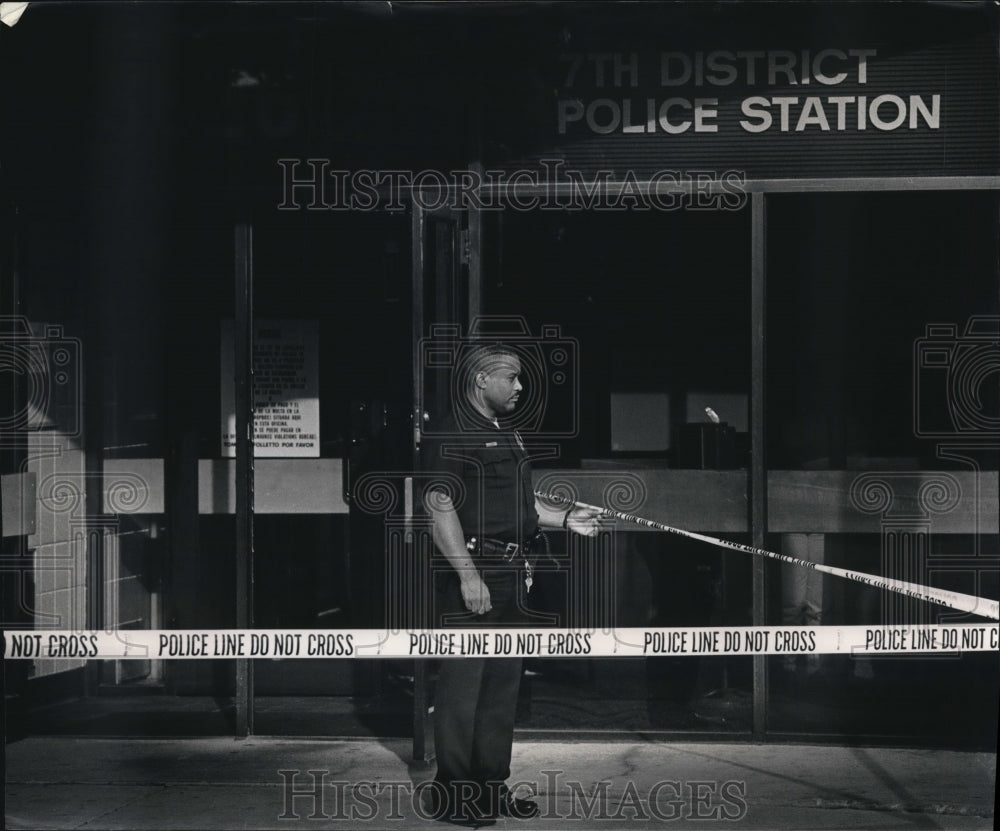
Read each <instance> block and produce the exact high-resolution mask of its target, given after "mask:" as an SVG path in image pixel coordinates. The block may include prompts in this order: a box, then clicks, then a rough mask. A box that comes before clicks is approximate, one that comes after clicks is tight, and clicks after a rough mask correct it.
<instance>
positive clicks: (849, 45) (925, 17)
mask: <svg viewBox="0 0 1000 831" xmlns="http://www.w3.org/2000/svg"><path fill="white" fill-rule="evenodd" d="M773 8H775V9H777V8H779V7H773ZM852 11H853V9H852V8H850V7H848V8H844V9H843V12H844V14H842V15H839V16H837V17H836V18H835V19H831V20H830V23H831V26H830V27H829V29H828V31H827V32H826V33H824V27H823V26H821V25H820V24H819V22H817V21H818V19H817V18H815V17H809V18H807V19H804V20H800V19H797V18H796V15H795V14H793V13H788V12H787V11H786V10H784V9H781V10H780V11H778V13H777V14H776V15H771V16H769V15H766V14H761V13H760V10H758V9H754V10H753V12H754V14H755V15H757V18H756V19H753V18H749V17H746V16H744V13H743V12H741V11H740V10H734V11H733V12H732V13H731V14H727V15H724V16H716V17H715V18H713V19H711V20H703V21H701V25H697V23H698V21H697V20H691V19H687V18H685V19H684V20H683V21H672V20H671V19H670V18H669V9H667V10H666V11H665V12H664V16H663V19H662V20H660V19H657V18H655V17H652V18H649V19H647V20H646V25H643V26H638V25H636V26H621V25H615V23H616V21H615V20H614V19H611V20H609V21H607V22H606V24H605V25H595V24H594V22H593V21H590V20H583V19H580V20H577V21H575V23H574V24H570V25H567V26H566V28H565V31H564V32H563V37H562V41H563V43H562V46H563V48H562V49H560V50H550V51H549V53H548V55H545V53H544V50H543V49H542V48H541V47H540V48H539V51H538V54H537V55H536V56H535V60H536V62H535V65H534V67H533V68H512V69H511V72H510V73H508V76H507V77H506V83H507V85H508V86H509V87H511V88H512V89H518V88H519V89H520V90H521V97H520V98H518V96H517V93H516V92H513V91H512V92H509V93H507V92H506V91H505V90H504V89H502V88H500V86H499V85H497V86H495V87H491V88H490V89H489V91H488V93H487V94H488V95H489V100H490V106H489V107H487V108H486V110H485V124H486V127H485V130H486V134H487V135H488V136H491V138H493V141H492V142H491V143H489V144H488V145H487V151H488V152H487V156H486V158H485V159H484V162H485V163H486V165H487V168H488V167H489V166H502V167H505V168H507V169H508V170H510V169H515V170H520V171H523V172H521V173H520V176H521V178H522V179H523V180H527V179H529V178H530V177H531V173H532V171H536V170H539V171H540V173H539V175H540V176H541V177H542V178H543V179H544V174H545V170H546V169H547V170H551V169H553V167H554V165H555V164H556V163H560V164H561V165H562V168H561V170H560V174H561V175H562V178H563V179H564V180H566V182H567V183H568V185H572V184H573V181H572V180H573V178H574V177H576V178H579V179H580V180H581V182H582V183H583V184H584V185H589V186H590V187H591V188H593V187H596V186H598V185H600V184H601V182H602V179H601V178H600V176H601V175H602V174H604V173H606V174H608V175H613V177H614V179H615V180H616V181H618V182H625V183H628V181H629V176H630V175H633V176H634V177H635V178H636V179H637V180H638V181H648V180H650V179H651V178H653V177H655V176H656V175H657V174H663V175H664V176H665V175H666V174H667V173H668V172H673V174H674V176H675V177H676V176H677V175H678V174H677V172H678V171H699V172H701V171H716V172H719V171H726V170H736V171H740V172H741V173H742V174H743V175H744V176H745V178H746V179H747V180H754V179H785V178H827V177H843V176H847V177H857V176H879V177H885V176H913V175H917V176H944V175H949V176H959V175H963V176H972V175H996V174H997V172H998V170H1000V146H998V143H997V142H996V140H995V137H996V135H997V132H998V130H1000V105H998V99H1000V94H998V93H1000V90H998V85H997V82H996V78H997V76H998V70H1000V67H998V55H997V49H996V36H997V31H996V27H997V19H996V15H990V14H976V13H970V14H967V15H964V16H963V15H957V16H956V15H950V16H948V17H947V19H945V20H941V19H938V16H935V15H932V14H930V11H932V10H926V9H925V10H923V13H922V14H919V15H916V14H915V15H913V16H912V18H911V19H910V20H909V25H907V22H906V20H902V19H899V18H896V19H890V18H886V19H885V20H882V19H881V18H879V19H878V20H874V19H870V18H869V17H866V16H864V15H861V16H857V17H855V16H853V15H852ZM969 11H970V12H974V9H970V10H969ZM704 14H708V13H707V12H704ZM683 23H686V24H687V25H681V24H683ZM675 24H676V25H675ZM521 61H522V64H523V66H524V67H528V64H527V63H526V62H525V61H524V60H523V56H521ZM518 73H520V77H518ZM515 78H516V79H517V80H518V81H519V82H520V86H519V87H518V85H517V83H516V82H515V80H514V79H515ZM491 148H493V149H495V150H496V151H498V152H496V153H495V154H494V153H490V152H489V150H490V149H491ZM510 150H514V151H515V153H516V155H514V156H513V157H507V158H504V156H503V152H504V151H510ZM542 161H545V165H544V166H543V165H542V164H541V162H542ZM643 207H644V206H643Z"/></svg>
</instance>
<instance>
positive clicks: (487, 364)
mask: <svg viewBox="0 0 1000 831" xmlns="http://www.w3.org/2000/svg"><path fill="white" fill-rule="evenodd" d="M457 374H458V375H459V376H460V377H459V378H458V380H459V382H460V383H461V384H462V385H463V388H462V389H461V390H460V394H459V395H458V396H456V401H455V402H454V404H455V406H454V411H453V412H452V413H451V414H450V415H449V416H447V417H446V418H445V419H444V420H443V421H442V423H441V425H440V426H439V427H438V428H437V429H436V430H435V437H434V438H432V439H429V440H427V441H426V442H425V445H424V446H425V450H426V455H425V456H424V458H425V460H426V461H425V468H426V469H427V470H430V471H438V472H444V473H446V474H451V476H450V477H449V476H445V477H442V480H441V482H440V484H435V485H431V486H429V487H428V489H427V490H426V491H425V493H424V502H425V505H426V507H427V509H428V512H429V515H430V517H431V522H432V529H433V537H434V543H435V546H436V547H437V550H438V551H439V552H440V553H441V554H442V555H443V556H444V558H445V559H446V560H447V563H448V566H449V567H448V568H447V569H446V570H445V573H444V574H443V575H439V577H443V578H444V579H439V580H438V591H437V593H436V594H437V597H436V604H437V608H436V620H437V625H439V626H448V625H457V626H463V627H468V626H474V625H485V626H507V625H517V624H519V623H524V622H525V621H526V620H527V616H526V613H525V609H524V599H525V594H526V592H527V591H529V590H530V588H531V582H532V578H531V571H532V566H533V561H534V558H535V556H536V555H537V554H538V551H539V550H540V548H541V547H542V546H543V545H544V536H543V535H542V533H541V531H540V528H541V527H550V528H565V529H568V530H570V531H573V532H575V533H578V534H583V535H586V536H592V535H594V534H596V533H597V531H598V529H599V524H598V517H599V513H598V512H597V511H592V510H590V509H583V508H571V509H570V510H568V511H567V510H566V509H565V507H559V508H555V507H552V506H549V505H546V504H545V503H544V502H542V501H540V500H537V499H536V497H535V495H534V490H533V487H532V482H531V466H530V463H529V460H528V454H527V452H526V450H525V448H524V444H523V442H522V440H521V437H520V435H519V434H518V433H517V431H516V430H514V429H511V428H510V427H509V426H507V425H506V424H505V422H504V419H505V418H506V417H507V416H508V415H510V414H511V413H512V412H513V411H514V409H515V408H516V407H517V404H518V398H519V396H520V394H521V392H522V390H523V387H522V384H521V380H520V375H521V362H520V359H519V358H518V355H517V353H516V352H515V351H513V350H512V349H511V348H510V347H506V346H504V345H502V344H493V345H487V346H482V347H479V348H477V349H476V350H475V351H474V352H473V353H472V354H471V356H470V357H469V358H468V359H467V360H465V361H464V362H463V363H462V365H461V366H460V367H459V371H458V373H457ZM448 481H450V482H451V483H452V484H453V487H448V484H447V483H448ZM459 483H460V484H459ZM454 485H457V487H454ZM520 681H521V659H520V658H477V657H463V658H445V659H443V660H442V661H441V667H440V671H439V675H438V679H437V686H436V689H435V696H434V743H435V751H436V756H437V774H436V776H435V782H434V783H433V784H434V787H433V788H430V789H429V794H430V796H431V798H432V809H433V810H434V812H435V816H437V817H438V818H439V819H443V820H447V821H450V822H455V823H458V824H464V825H474V826H475V825H488V824H491V823H492V822H493V821H494V820H495V818H497V817H501V816H505V817H518V818H525V819H527V818H530V817H533V816H536V815H537V814H538V813H539V809H538V806H537V804H536V803H535V802H534V801H533V800H530V799H522V798H519V797H517V796H515V795H514V793H512V792H511V790H510V789H509V788H508V787H507V785H506V784H505V783H506V779H507V778H508V777H509V775H510V759H511V745H512V742H513V738H514V713H515V710H516V706H517V695H518V688H519V686H520Z"/></svg>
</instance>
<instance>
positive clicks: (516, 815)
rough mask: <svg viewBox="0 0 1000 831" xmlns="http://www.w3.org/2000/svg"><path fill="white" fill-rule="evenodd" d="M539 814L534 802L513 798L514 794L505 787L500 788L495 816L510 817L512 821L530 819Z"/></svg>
mask: <svg viewBox="0 0 1000 831" xmlns="http://www.w3.org/2000/svg"><path fill="white" fill-rule="evenodd" d="M540 813H541V811H540V810H539V808H538V803H537V802H535V800H533V799H520V798H519V797H516V796H514V792H513V791H512V790H511V789H510V788H508V787H507V786H506V785H501V786H500V793H499V798H498V799H497V814H498V815H499V816H501V817H511V818H512V819H531V818H532V817H537V816H538V815H539V814H540Z"/></svg>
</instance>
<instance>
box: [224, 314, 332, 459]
mask: <svg viewBox="0 0 1000 831" xmlns="http://www.w3.org/2000/svg"><path fill="white" fill-rule="evenodd" d="M253 340H254V343H253V373H254V384H253V406H254V438H253V441H254V456H258V457H265V456H272V457H274V456H281V457H285V456H298V457H318V456H319V326H318V324H317V322H316V321H315V320H258V321H255V322H254V333H253ZM221 347H222V353H221V360H220V362H219V363H220V366H221V379H220V381H221V389H222V395H221V399H222V455H223V456H230V457H233V456H235V455H236V406H235V402H234V397H233V396H234V384H233V379H234V376H235V370H234V366H235V362H234V341H233V322H232V321H231V320H227V321H223V323H222V338H221Z"/></svg>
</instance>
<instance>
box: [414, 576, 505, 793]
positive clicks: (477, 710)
mask: <svg viewBox="0 0 1000 831" xmlns="http://www.w3.org/2000/svg"><path fill="white" fill-rule="evenodd" d="M484 579H485V580H486V585H487V587H488V588H489V590H490V598H491V604H492V607H493V608H492V610H491V611H490V612H487V613H486V614H485V615H468V614H462V612H463V611H464V610H465V606H464V603H463V602H462V596H461V590H460V589H459V584H458V579H457V577H452V578H451V579H448V580H447V581H445V585H444V587H443V588H444V596H441V595H440V594H439V602H440V605H439V606H438V609H439V610H441V611H443V612H444V616H443V619H442V620H441V621H440V624H441V625H442V626H460V627H473V626H505V625H512V624H517V623H519V622H523V621H524V620H525V618H524V616H523V614H522V613H521V611H520V610H519V609H518V605H517V587H518V581H519V580H520V575H519V574H518V571H517V569H516V568H513V567H511V566H506V567H501V569H499V570H497V571H487V572H485V573H484ZM520 683H521V659H520V658H443V659H442V660H441V667H440V670H439V673H438V680H437V686H436V688H435V694H434V746H435V755H436V756H437V775H436V777H435V778H436V780H437V781H438V782H440V783H441V784H442V785H444V786H445V787H446V788H448V789H449V796H450V798H451V799H453V800H454V799H457V800H458V801H464V800H467V799H469V798H472V799H479V798H480V796H482V797H484V798H488V794H487V791H486V789H487V788H488V787H492V788H495V787H496V786H498V785H499V784H500V783H502V782H504V781H505V780H506V779H507V777H508V776H510V754H511V744H512V743H513V739H514V714H515V711H516V709H517V694H518V688H519V687H520Z"/></svg>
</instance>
